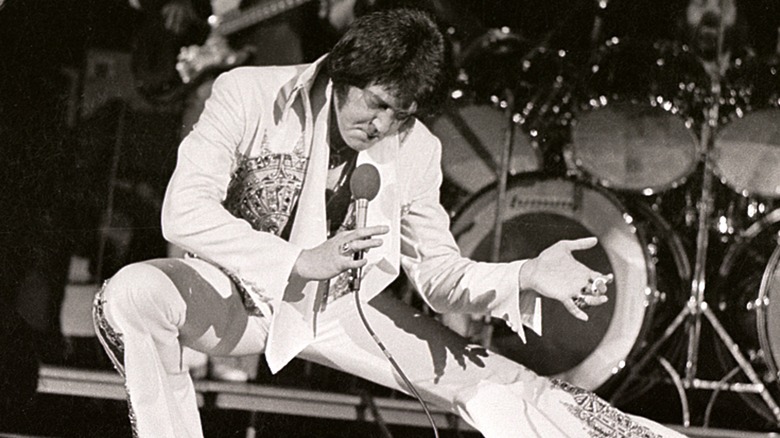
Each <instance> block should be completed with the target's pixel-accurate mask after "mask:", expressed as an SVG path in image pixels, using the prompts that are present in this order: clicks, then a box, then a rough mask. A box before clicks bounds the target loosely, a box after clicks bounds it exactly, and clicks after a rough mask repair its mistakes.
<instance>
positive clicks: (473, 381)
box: [95, 9, 679, 437]
mask: <svg viewBox="0 0 780 438" xmlns="http://www.w3.org/2000/svg"><path fill="white" fill-rule="evenodd" d="M444 68H445V66H444V41H443V37H442V35H441V33H440V32H439V31H438V30H437V28H436V26H435V24H434V23H433V22H432V21H431V20H430V19H429V18H428V17H427V16H426V15H425V14H423V13H421V12H417V11H412V10H406V9H398V10H391V11H387V12H383V13H376V14H369V15H366V16H364V17H361V18H360V19H358V20H356V21H355V23H354V24H353V26H352V27H351V28H350V30H348V31H347V32H346V34H345V35H344V37H342V38H341V40H340V41H339V43H338V44H337V45H336V46H335V47H334V49H333V51H332V52H331V53H330V54H329V55H328V56H327V57H324V58H322V59H320V60H319V61H317V62H315V63H314V64H312V65H304V66H291V67H264V68H258V67H249V68H239V69H235V70H233V71H231V72H229V73H226V74H223V75H222V76H220V77H219V78H218V79H217V81H216V83H215V85H214V89H213V93H212V96H211V98H210V99H209V101H208V102H207V104H206V108H205V110H204V112H203V114H202V116H201V118H200V120H199V122H198V123H197V125H196V126H195V128H194V130H193V132H192V133H191V134H190V135H189V136H187V138H186V139H185V140H184V141H183V142H182V144H181V146H180V152H179V158H178V163H177V168H176V171H175V172H174V175H173V177H172V179H171V182H170V184H169V188H168V191H167V193H166V198H165V203H164V207H163V210H164V211H163V230H164V233H165V235H166V237H167V238H168V239H169V240H171V241H172V242H173V243H175V244H177V245H179V246H181V247H183V248H185V249H186V250H187V251H189V252H191V253H193V254H195V256H193V257H189V258H186V259H163V260H151V261H148V262H143V263H137V264H133V265H130V266H127V267H125V268H123V269H122V270H121V271H120V272H118V273H117V274H116V275H115V276H114V278H113V279H112V280H111V281H110V282H109V283H108V284H107V285H106V287H105V288H104V290H103V291H101V292H100V293H99V294H98V296H97V297H96V306H95V317H96V318H95V322H96V327H97V328H98V332H99V335H100V337H101V339H102V340H103V342H104V346H105V347H106V350H107V352H108V354H109V355H110V356H111V357H112V359H114V362H115V365H116V366H117V369H118V370H119V371H120V372H122V373H123V374H124V375H125V379H126V386H127V388H128V393H129V399H130V405H131V409H132V411H133V414H134V417H135V420H136V422H135V424H136V426H137V431H138V433H139V436H141V437H147V436H154V437H174V436H176V437H178V436H188V437H192V436H201V434H202V432H201V427H200V420H199V417H198V411H197V404H196V400H195V394H194V388H193V384H192V381H191V379H190V377H189V375H188V374H187V370H186V369H183V368H182V367H181V362H180V352H181V347H182V345H186V346H190V347H192V348H195V349H198V350H200V351H204V352H207V353H209V354H215V355H227V354H247V353H257V352H263V353H264V354H265V358H266V361H267V362H268V364H269V367H270V369H271V370H272V371H273V372H276V371H278V370H279V369H281V368H282V367H284V366H285V365H286V364H287V363H288V362H289V361H290V360H291V359H292V358H294V357H300V358H303V359H307V360H311V361H314V362H317V363H320V364H323V365H327V366H330V367H333V368H336V369H339V370H342V371H345V372H348V373H352V374H355V375H357V376H360V377H362V378H366V379H369V380H371V381H373V382H376V383H379V384H382V385H385V386H388V387H390V388H394V389H398V390H401V391H406V392H410V391H411V390H410V389H409V388H408V387H407V386H406V385H405V384H404V383H403V382H402V380H405V379H404V377H406V376H407V375H408V377H406V378H408V380H409V381H411V382H414V387H415V388H416V390H417V391H418V392H419V393H420V394H421V396H422V399H423V400H425V401H426V402H428V403H436V404H438V405H441V406H444V407H445V408H447V409H449V410H451V411H452V412H453V413H457V414H459V415H460V416H462V417H463V418H464V419H465V420H466V421H468V422H469V423H470V424H472V425H474V426H475V427H476V428H477V429H478V430H479V431H480V432H482V433H483V434H484V435H485V436H488V437H504V436H521V435H522V436H539V437H553V436H583V437H586V436H588V437H591V436H598V435H599V434H602V436H607V435H603V434H605V433H607V434H609V433H612V432H614V430H615V428H620V430H624V431H632V433H633V434H634V435H635V436H679V435H678V434H676V433H673V432H671V431H669V430H667V429H665V428H663V427H661V426H659V425H657V424H654V423H652V422H649V421H647V420H643V419H639V418H633V417H630V416H627V415H625V414H623V413H620V412H619V411H617V410H615V409H613V408H611V407H608V406H607V405H606V403H604V402H603V401H601V400H599V399H598V398H597V397H595V396H594V395H592V394H589V393H587V392H585V391H583V390H580V389H578V388H575V387H573V386H571V385H568V384H566V383H564V382H560V381H550V380H548V379H545V378H541V377H539V376H536V375H535V374H534V373H532V372H530V371H529V370H527V369H525V368H524V367H522V366H521V365H519V364H517V363H515V362H512V361H510V360H508V359H506V358H503V357H501V356H499V355H496V354H494V353H493V352H490V351H487V350H485V349H483V348H481V347H479V346H474V345H469V344H468V343H467V341H466V340H464V339H462V338H460V337H458V336H457V335H455V334H454V333H453V332H451V331H448V330H447V329H445V328H444V327H442V326H441V325H440V324H439V323H437V322H436V321H434V320H433V319H430V318H426V317H423V316H421V315H420V314H419V312H418V311H416V310H415V309H413V308H411V307H409V306H407V305H405V304H403V303H401V302H400V301H398V300H396V299H395V298H393V297H392V296H391V295H390V294H386V293H385V294H382V293H380V292H381V291H382V290H383V289H384V288H385V286H387V285H388V284H389V283H390V282H391V281H392V280H393V279H394V278H395V277H396V276H397V275H398V273H399V271H400V268H403V269H404V270H405V271H406V274H407V276H408V277H409V278H410V280H411V281H412V283H413V284H414V285H415V287H416V288H417V289H418V290H419V291H420V293H421V294H422V296H423V297H424V299H425V300H426V302H427V303H428V304H429V305H430V306H431V307H432V308H433V309H435V310H437V311H442V312H464V313H469V312H473V313H489V314H491V315H493V316H495V317H498V318H502V319H504V320H506V321H507V323H508V324H510V325H511V326H512V327H513V328H514V329H515V330H516V331H517V332H518V335H519V336H521V337H523V336H524V335H523V330H522V327H521V326H522V325H523V324H525V325H528V326H529V327H531V328H532V329H534V330H537V331H538V330H539V328H540V323H541V321H540V317H539V315H540V313H539V312H540V309H539V304H538V300H537V298H538V297H539V296H540V295H544V296H548V297H550V298H552V299H556V300H558V301H560V302H561V303H563V305H564V306H565V307H566V309H568V310H569V312H571V313H572V315H573V316H574V317H577V318H580V319H583V320H586V319H587V313H586V312H585V311H584V310H583V309H584V308H587V306H592V305H600V304H603V303H604V302H605V301H606V298H605V297H603V296H600V295H598V294H588V293H585V292H583V291H588V290H590V289H589V288H588V284H589V280H590V281H593V282H596V283H597V282H599V281H600V280H599V279H600V278H603V277H601V274H599V273H598V272H594V271H592V270H591V269H589V268H587V267H586V266H584V265H582V264H580V263H578V262H576V261H575V260H574V258H573V257H572V255H571V251H575V250H581V249H586V248H589V247H591V246H593V245H595V243H596V242H595V239H592V238H589V239H582V240H577V241H565V242H559V243H557V244H555V245H553V246H552V247H550V248H548V249H547V250H545V251H544V252H543V253H542V254H541V255H540V256H539V257H537V258H534V259H530V260H525V261H515V262H512V263H501V264H491V263H477V262H473V261H470V260H468V259H465V258H463V257H461V256H460V254H459V252H458V249H457V247H456V245H455V241H454V239H453V238H452V236H451V235H450V233H449V229H448V227H449V221H448V216H447V213H446V211H445V210H444V209H443V208H442V207H441V206H440V204H439V202H438V198H439V195H438V190H439V185H440V183H441V178H442V176H441V171H440V165H439V158H440V154H441V145H440V143H439V141H438V140H437V139H436V138H435V137H434V136H433V135H432V134H431V133H430V132H429V131H428V130H427V129H426V128H425V127H424V126H423V125H422V124H421V123H419V122H418V121H417V120H416V118H415V117H416V116H417V115H418V114H423V113H424V112H425V111H427V110H430V109H431V108H432V107H433V106H435V105H436V102H437V101H438V100H439V99H440V95H441V90H440V89H439V86H440V84H441V83H442V76H443V74H444ZM365 164H371V165H373V166H374V167H375V168H376V169H377V172H378V174H379V177H380V180H381V184H380V185H379V190H378V193H377V194H376V197H375V198H374V199H373V200H372V201H371V202H370V203H369V205H368V211H367V217H368V223H370V224H372V225H370V226H366V227H357V228H354V225H355V218H354V214H353V213H354V203H350V202H349V199H350V197H351V195H350V190H351V189H350V184H348V183H347V181H349V178H350V173H351V172H352V170H353V169H355V167H356V166H358V165H365ZM364 183H367V184H368V183H370V184H374V183H375V182H374V181H370V180H369V181H366V182H364ZM356 188H360V187H356ZM362 251H368V253H367V255H366V257H365V258H356V257H354V255H355V253H360V252H362ZM358 268H360V269H362V272H363V274H364V275H363V276H362V277H361V287H360V288H359V289H358V288H357V287H350V286H349V284H350V279H349V278H348V276H349V274H350V272H354V271H355V270H358ZM353 284H354V283H353ZM353 289H354V290H353ZM358 294H359V295H358ZM353 299H354V300H353ZM358 304H359V306H358ZM362 316H365V318H366V320H367V321H369V322H370V324H371V326H372V327H373V330H374V331H375V333H376V335H377V336H378V337H379V338H380V339H381V341H382V342H383V345H384V346H385V347H383V348H385V349H386V351H389V353H390V354H392V355H393V356H394V358H395V361H396V362H397V363H398V365H399V366H400V369H401V371H400V372H399V371H395V370H394V368H393V367H391V365H390V363H389V362H388V360H387V358H386V356H385V354H384V352H383V350H382V349H380V348H378V347H377V345H376V344H375V340H376V338H375V337H372V336H371V335H370V334H369V332H368V330H367V329H366V327H364V325H363V324H364V323H363V320H362V319H361V317H362ZM401 372H403V375H402V374H401ZM575 395H576V398H575ZM581 403H583V404H581ZM593 406H596V407H597V408H598V409H596V411H591V410H589V408H590V407H593ZM605 431H610V432H605ZM629 435H630V434H629Z"/></svg>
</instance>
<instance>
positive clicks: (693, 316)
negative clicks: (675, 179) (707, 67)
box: [613, 69, 780, 427]
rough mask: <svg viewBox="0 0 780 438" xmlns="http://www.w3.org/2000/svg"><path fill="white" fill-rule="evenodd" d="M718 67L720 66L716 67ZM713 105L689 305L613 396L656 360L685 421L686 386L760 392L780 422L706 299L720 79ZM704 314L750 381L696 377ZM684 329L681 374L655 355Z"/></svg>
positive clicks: (778, 410)
mask: <svg viewBox="0 0 780 438" xmlns="http://www.w3.org/2000/svg"><path fill="white" fill-rule="evenodd" d="M718 70H719V69H718ZM712 95H713V96H714V98H713V99H712V100H711V102H712V106H711V107H710V108H709V110H708V111H707V113H706V115H705V120H706V123H704V124H702V135H701V143H700V147H701V149H702V150H701V157H702V158H701V159H702V160H703V164H704V166H703V175H702V184H701V194H700V198H699V202H698V203H697V206H696V207H697V218H698V228H697V234H696V252H695V264H694V271H693V278H692V282H691V289H690V298H689V299H688V302H687V305H686V306H684V307H683V309H682V310H681V311H680V313H679V314H678V315H677V316H676V317H675V319H674V320H673V321H672V323H671V324H670V325H669V326H668V327H667V328H666V330H665V331H664V332H663V334H662V335H661V337H660V338H659V339H658V340H656V341H655V342H654V343H653V344H652V345H651V346H650V347H649V348H648V349H647V350H646V351H645V352H644V353H643V355H642V357H641V359H640V360H638V361H637V362H636V363H635V364H633V365H632V366H631V367H630V374H629V375H628V378H627V379H626V380H624V381H623V383H622V384H621V385H620V386H619V387H618V388H617V390H616V391H615V393H614V394H613V399H614V398H616V397H618V396H619V395H620V394H621V393H622V392H624V391H625V390H626V389H627V387H628V383H629V382H630V381H631V378H632V377H635V376H636V375H638V374H639V372H640V371H641V370H642V369H643V368H644V367H645V366H646V365H647V364H648V363H649V361H650V360H652V359H654V358H656V359H657V360H658V361H659V362H661V365H662V366H663V368H664V370H665V371H666V372H667V373H668V374H669V376H670V377H671V379H672V382H673V383H674V385H675V386H676V387H677V390H678V393H679V394H680V397H681V402H682V406H683V425H684V426H685V427H688V426H690V412H689V408H688V402H687V395H686V390H688V389H705V390H713V391H732V392H750V393H756V394H758V395H759V396H760V397H761V399H762V400H763V402H764V403H765V404H766V405H767V407H768V408H769V410H770V411H771V414H772V416H773V417H774V420H775V421H776V422H777V423H780V406H778V404H777V402H776V401H775V400H774V398H773V397H772V395H771V394H770V393H769V391H768V388H767V387H766V385H765V384H764V383H763V381H762V379H761V377H760V376H759V375H758V373H757V372H756V370H755V368H754V367H753V366H752V364H751V362H750V360H749V359H748V358H747V357H746V356H745V355H744V354H743V353H742V352H741V351H740V349H739V346H738V345H737V344H736V342H735V341H734V340H733V338H732V337H731V335H730V334H729V333H728V332H727V331H726V329H725V328H724V326H723V325H722V324H721V322H720V321H719V320H718V318H717V316H716V315H715V313H714V312H713V311H712V309H711V308H710V306H709V305H708V303H707V301H706V300H705V297H704V291H705V284H706V279H705V275H706V265H707V249H708V247H709V232H710V230H711V222H710V221H711V220H712V214H713V211H714V191H713V182H714V179H715V166H714V165H715V163H714V160H713V156H714V154H713V153H712V152H713V150H714V149H715V133H716V132H717V128H718V125H719V123H718V122H719V121H720V120H721V119H720V117H719V110H720V104H719V102H720V99H719V98H718V97H719V96H720V95H721V82H720V80H719V79H717V78H716V80H714V81H713V83H712ZM702 316H704V318H705V319H706V321H707V322H708V323H709V324H710V325H711V327H712V328H713V329H714V331H715V334H716V335H717V339H716V341H717V340H719V341H720V342H721V343H722V344H723V345H725V347H726V348H727V350H728V352H729V353H730V354H731V356H732V357H733V359H734V360H735V361H736V363H737V366H738V368H739V370H740V371H741V372H742V373H744V374H745V376H747V378H748V380H749V381H750V383H748V384H745V383H726V381H724V380H721V381H710V380H704V379H699V378H697V375H698V359H699V344H700V339H701V329H702ZM680 328H682V330H684V332H685V334H686V335H687V343H686V361H685V365H684V371H683V374H682V375H680V373H679V372H678V371H677V370H676V369H675V368H674V367H672V366H670V364H669V363H668V361H666V359H665V358H663V356H659V355H658V353H659V351H660V348H661V347H662V346H663V345H664V344H665V343H666V342H667V341H668V340H669V339H670V337H671V336H672V334H673V333H674V332H676V331H677V330H678V329H680Z"/></svg>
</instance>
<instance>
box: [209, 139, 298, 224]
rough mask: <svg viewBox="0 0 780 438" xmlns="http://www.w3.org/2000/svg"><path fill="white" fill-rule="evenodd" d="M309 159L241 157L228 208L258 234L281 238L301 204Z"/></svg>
mask: <svg viewBox="0 0 780 438" xmlns="http://www.w3.org/2000/svg"><path fill="white" fill-rule="evenodd" d="M307 164H308V158H307V157H305V156H304V155H303V154H302V151H301V148H299V147H296V148H295V149H294V150H293V153H291V154H278V153H271V152H270V151H269V150H268V149H265V148H264V149H263V150H262V151H261V154H260V156H258V157H246V156H240V157H239V164H238V167H237V168H236V170H235V171H234V172H233V175H232V177H231V179H230V184H229V185H228V190H227V197H226V199H225V202H224V206H225V208H226V209H227V210H228V211H229V212H230V213H231V214H232V215H233V216H236V217H238V218H241V219H244V220H246V221H247V222H249V224H250V225H251V226H252V228H253V229H255V230H257V231H265V232H269V233H273V234H275V235H277V236H279V235H281V233H282V231H283V230H284V229H285V226H286V225H287V222H288V221H289V219H290V216H291V214H292V212H293V210H294V208H295V205H296V204H297V202H298V197H299V196H300V192H301V187H303V178H304V176H305V174H306V166H307Z"/></svg>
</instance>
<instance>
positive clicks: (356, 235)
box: [348, 225, 390, 239]
mask: <svg viewBox="0 0 780 438" xmlns="http://www.w3.org/2000/svg"><path fill="white" fill-rule="evenodd" d="M389 231H390V227H388V226H387V225H374V226H371V227H365V228H358V229H356V230H352V231H348V233H350V234H351V235H350V236H348V237H349V238H350V239H364V238H366V237H369V236H378V235H381V234H387V233H388V232H389Z"/></svg>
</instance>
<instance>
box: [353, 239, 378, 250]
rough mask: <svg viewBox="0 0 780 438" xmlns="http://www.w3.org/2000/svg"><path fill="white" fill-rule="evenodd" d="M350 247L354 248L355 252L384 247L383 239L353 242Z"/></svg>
mask: <svg viewBox="0 0 780 438" xmlns="http://www.w3.org/2000/svg"><path fill="white" fill-rule="evenodd" d="M349 246H350V247H351V248H352V251H353V252H358V251H365V250H368V249H370V248H377V247H380V246H382V239H361V240H353V241H352V242H350V244H349Z"/></svg>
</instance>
